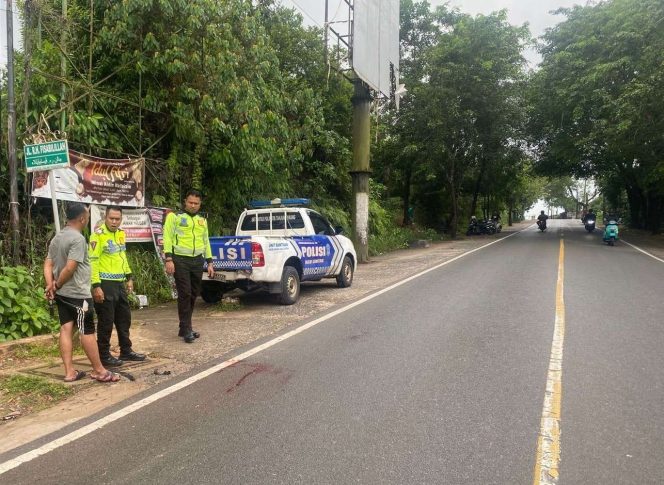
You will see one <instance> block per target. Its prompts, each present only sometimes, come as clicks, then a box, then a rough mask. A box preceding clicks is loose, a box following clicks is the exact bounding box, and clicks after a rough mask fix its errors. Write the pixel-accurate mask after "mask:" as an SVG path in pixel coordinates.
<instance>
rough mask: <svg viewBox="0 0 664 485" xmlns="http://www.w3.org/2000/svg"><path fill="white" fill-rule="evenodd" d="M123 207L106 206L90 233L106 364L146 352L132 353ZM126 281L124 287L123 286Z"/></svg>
mask: <svg viewBox="0 0 664 485" xmlns="http://www.w3.org/2000/svg"><path fill="white" fill-rule="evenodd" d="M121 223H122V208H120V207H115V206H113V207H108V208H107V209H106V215H105V217H104V223H103V224H101V225H100V226H99V227H97V228H96V229H95V230H94V231H92V235H91V236H90V265H91V266H92V298H93V299H94V301H95V311H96V312H97V319H98V320H99V323H98V325H97V327H98V329H97V346H98V347H99V356H100V358H101V362H102V363H103V364H104V365H105V366H110V367H112V366H119V365H122V364H123V363H124V361H126V360H127V361H129V360H132V361H142V360H145V354H139V353H138V352H134V351H133V349H132V347H131V339H130V338H129V327H131V308H130V307H129V298H128V297H127V292H129V293H133V291H134V282H133V280H132V278H131V268H130V266H129V261H128V260H127V246H126V238H125V233H124V231H123V230H122V229H120V224H121ZM125 284H126V288H125ZM113 324H115V328H116V330H117V332H118V342H119V344H120V358H119V359H118V358H117V357H114V356H113V355H112V354H111V334H112V333H113Z"/></svg>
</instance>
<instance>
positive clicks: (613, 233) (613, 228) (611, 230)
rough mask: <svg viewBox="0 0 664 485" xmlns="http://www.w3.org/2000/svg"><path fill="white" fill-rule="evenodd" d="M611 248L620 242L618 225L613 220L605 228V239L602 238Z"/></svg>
mask: <svg viewBox="0 0 664 485" xmlns="http://www.w3.org/2000/svg"><path fill="white" fill-rule="evenodd" d="M602 239H603V240H604V242H605V243H607V244H608V245H609V246H613V245H614V244H615V243H616V241H617V240H618V223H617V222H616V221H615V220H614V219H611V220H610V221H609V223H608V224H607V225H606V227H605V228H604V237H603V238H602Z"/></svg>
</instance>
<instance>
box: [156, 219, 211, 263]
mask: <svg viewBox="0 0 664 485" xmlns="http://www.w3.org/2000/svg"><path fill="white" fill-rule="evenodd" d="M164 254H166V255H169V254H175V255H177V256H190V257H193V256H203V257H204V258H205V259H208V260H209V259H212V249H211V248H210V240H209V236H208V226H207V221H206V220H205V217H201V216H199V215H198V214H196V215H193V216H192V215H191V214H188V213H186V212H171V213H170V214H168V215H167V216H166V222H165V223H164Z"/></svg>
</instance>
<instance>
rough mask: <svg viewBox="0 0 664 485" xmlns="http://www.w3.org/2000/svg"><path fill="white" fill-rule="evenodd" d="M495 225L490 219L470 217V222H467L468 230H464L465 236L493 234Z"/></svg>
mask: <svg viewBox="0 0 664 485" xmlns="http://www.w3.org/2000/svg"><path fill="white" fill-rule="evenodd" d="M495 233H496V226H495V225H494V224H493V223H492V222H491V221H478V220H477V219H471V220H470V224H468V230H467V231H466V236H477V235H481V234H495Z"/></svg>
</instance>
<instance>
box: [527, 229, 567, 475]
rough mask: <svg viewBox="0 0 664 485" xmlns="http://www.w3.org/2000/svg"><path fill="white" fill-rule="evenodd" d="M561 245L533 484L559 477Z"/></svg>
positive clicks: (562, 337)
mask: <svg viewBox="0 0 664 485" xmlns="http://www.w3.org/2000/svg"><path fill="white" fill-rule="evenodd" d="M564 281H565V242H564V241H563V240H562V239H561V240H560V252H559V254H558V282H557V284H556V324H555V327H554V330H553V343H552V344H551V357H550V358H549V372H548V374H547V378H546V392H545V393H544V405H543V406H542V419H541V421H540V433H539V437H538V440H537V460H536V462H535V476H534V479H533V484H535V485H544V484H554V483H558V478H559V476H560V470H559V467H560V405H561V401H562V391H563V384H562V373H563V341H564V340H565V299H564Z"/></svg>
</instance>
